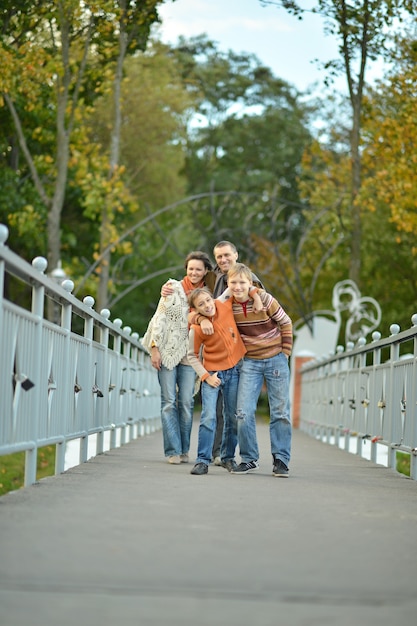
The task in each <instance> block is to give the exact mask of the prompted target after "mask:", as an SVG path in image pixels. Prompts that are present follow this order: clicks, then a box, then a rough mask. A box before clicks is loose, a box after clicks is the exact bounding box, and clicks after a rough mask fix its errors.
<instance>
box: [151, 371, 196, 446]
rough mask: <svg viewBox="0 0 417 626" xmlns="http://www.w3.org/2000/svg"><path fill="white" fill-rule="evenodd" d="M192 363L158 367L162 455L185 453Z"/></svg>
mask: <svg viewBox="0 0 417 626" xmlns="http://www.w3.org/2000/svg"><path fill="white" fill-rule="evenodd" d="M195 377H196V374H195V372H194V370H193V368H192V367H191V365H182V364H181V363H179V364H178V365H177V366H176V367H174V368H173V369H172V370H169V369H168V368H166V367H164V365H162V367H161V369H160V370H158V380H159V384H160V386H161V422H162V434H163V438H164V452H165V456H176V455H179V454H187V453H188V451H189V449H190V437H191V427H192V425H193V408H194V396H193V394H194V383H195Z"/></svg>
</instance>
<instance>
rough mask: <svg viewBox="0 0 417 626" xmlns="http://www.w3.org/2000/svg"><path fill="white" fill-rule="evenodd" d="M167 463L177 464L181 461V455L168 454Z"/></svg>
mask: <svg viewBox="0 0 417 626" xmlns="http://www.w3.org/2000/svg"><path fill="white" fill-rule="evenodd" d="M168 463H171V465H179V464H180V463H181V457H179V456H178V455H176V456H169V457H168Z"/></svg>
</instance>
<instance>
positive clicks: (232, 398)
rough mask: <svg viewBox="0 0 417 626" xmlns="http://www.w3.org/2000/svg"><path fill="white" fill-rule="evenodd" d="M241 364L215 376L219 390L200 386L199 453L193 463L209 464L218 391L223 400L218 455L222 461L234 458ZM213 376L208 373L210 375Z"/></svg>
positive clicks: (214, 429)
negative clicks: (220, 442)
mask: <svg viewBox="0 0 417 626" xmlns="http://www.w3.org/2000/svg"><path fill="white" fill-rule="evenodd" d="M239 370H240V363H239V364H238V365H235V367H231V368H230V369H228V370H223V371H220V372H217V376H218V377H219V379H220V380H221V383H222V384H221V385H220V387H210V385H209V384H208V383H206V382H203V383H202V385H201V405H202V406H201V418H200V427H199V429H198V450H197V460H196V463H205V464H206V465H209V463H211V455H212V451H213V442H214V435H215V433H216V421H217V420H216V404H217V397H218V395H219V391H220V390H221V395H222V397H223V410H224V425H223V438H222V445H221V451H220V457H221V459H222V461H229V460H231V459H234V458H235V450H236V446H237V427H236V400H237V390H238V385H239ZM212 373H213V372H210V374H212Z"/></svg>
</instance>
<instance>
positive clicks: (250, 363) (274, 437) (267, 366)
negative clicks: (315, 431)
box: [236, 352, 292, 465]
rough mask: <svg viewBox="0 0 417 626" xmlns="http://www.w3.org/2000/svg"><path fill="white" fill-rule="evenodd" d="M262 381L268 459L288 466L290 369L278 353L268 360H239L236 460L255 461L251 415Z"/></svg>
mask: <svg viewBox="0 0 417 626" xmlns="http://www.w3.org/2000/svg"><path fill="white" fill-rule="evenodd" d="M264 380H265V382H266V388H267V392H268V403H269V414H270V422H269V434H270V439H271V452H272V456H273V457H274V458H278V459H280V460H281V461H283V462H284V463H285V465H288V463H289V461H290V456H291V435H292V429H291V420H290V394H289V383H290V369H289V365H288V359H287V357H286V356H285V354H283V353H282V352H281V353H280V354H277V355H276V356H273V357H271V358H269V359H261V360H255V359H249V358H247V357H245V358H244V360H243V364H242V367H241V370H240V380H239V393H238V400H237V411H236V418H237V431H238V440H239V448H240V456H241V459H242V461H243V462H244V463H248V462H249V461H257V460H258V459H259V449H258V440H257V437H256V421H255V413H256V405H257V403H258V398H259V394H260V393H261V389H262V385H263V382H264Z"/></svg>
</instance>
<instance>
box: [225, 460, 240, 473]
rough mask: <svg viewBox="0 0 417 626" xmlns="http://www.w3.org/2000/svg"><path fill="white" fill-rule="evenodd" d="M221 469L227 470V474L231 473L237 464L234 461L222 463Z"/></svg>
mask: <svg viewBox="0 0 417 626" xmlns="http://www.w3.org/2000/svg"><path fill="white" fill-rule="evenodd" d="M222 467H224V468H225V469H227V471H228V472H233V471H234V470H235V469H236V468H237V463H236V461H235V460H234V459H229V460H228V461H222Z"/></svg>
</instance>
